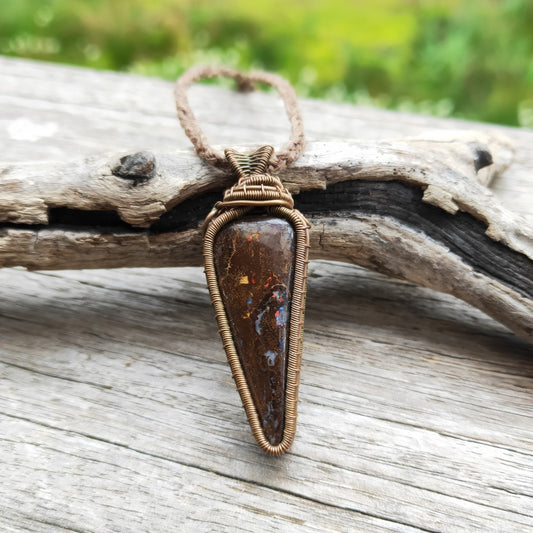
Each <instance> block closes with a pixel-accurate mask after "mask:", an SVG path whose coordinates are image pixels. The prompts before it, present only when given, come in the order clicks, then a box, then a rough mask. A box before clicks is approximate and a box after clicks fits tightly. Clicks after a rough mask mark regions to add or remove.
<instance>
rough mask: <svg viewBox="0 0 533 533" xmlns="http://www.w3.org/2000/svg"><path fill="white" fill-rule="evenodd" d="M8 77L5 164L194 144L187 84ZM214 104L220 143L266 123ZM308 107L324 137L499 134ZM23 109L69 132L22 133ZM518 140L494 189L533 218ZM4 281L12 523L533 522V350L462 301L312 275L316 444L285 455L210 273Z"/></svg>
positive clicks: (323, 271)
mask: <svg viewBox="0 0 533 533" xmlns="http://www.w3.org/2000/svg"><path fill="white" fill-rule="evenodd" d="M0 80H1V81H2V83H1V84H0V106H2V113H1V114H0V132H2V133H0V143H2V149H3V150H2V156H1V157H2V158H3V159H11V160H18V161H20V160H24V159H28V160H38V159H43V158H47V159H50V158H65V157H76V156H80V155H86V154H90V153H95V152H98V151H102V150H106V149H110V147H112V149H113V150H117V149H122V148H123V149H125V150H126V149H128V150H129V149H133V148H135V147H141V148H146V147H149V146H155V145H158V146H160V144H159V143H161V146H164V147H165V148H166V147H168V148H170V147H172V146H174V145H175V146H180V147H184V146H186V142H187V141H186V139H184V137H183V135H182V134H181V132H180V130H179V127H178V125H177V121H176V119H175V118H174V110H173V103H172V99H171V85H170V84H168V83H167V82H163V81H160V80H152V79H147V78H140V77H135V76H127V75H123V74H116V73H106V72H94V71H88V70H84V69H78V68H73V67H64V66H59V65H46V64H40V63H37V62H30V61H19V60H13V59H4V58H2V59H0ZM217 91H219V90H218V89H216V88H212V87H200V88H198V89H196V90H195V93H194V94H195V98H197V100H195V101H194V102H195V103H196V106H197V107H198V109H200V108H201V103H200V100H201V99H203V98H206V100H205V101H204V102H203V104H205V105H206V107H207V108H208V109H209V108H211V109H214V108H215V107H216V99H214V98H213V97H212V95H214V94H216V93H217ZM194 102H193V103H194ZM235 102H236V103H235V105H237V106H240V105H246V106H249V108H250V112H252V110H253V107H254V105H253V104H254V99H253V96H252V98H251V99H242V98H240V97H237V98H236V100H235ZM272 104H273V106H275V105H277V104H276V103H275V102H274V101H273V102H272ZM208 109H205V111H204V112H205V113H206V114H205V115H204V117H205V118H206V121H207V122H206V123H207V125H208V128H206V129H208V132H209V133H210V134H211V135H212V136H213V138H215V136H217V137H216V138H217V139H221V141H220V142H222V141H224V140H225V138H226V136H227V138H229V139H231V138H232V136H234V135H235V136H237V135H238V134H239V133H241V134H244V133H246V131H249V130H247V128H243V127H242V126H241V125H239V124H232V123H231V112H230V113H229V115H228V117H225V118H224V121H226V120H228V125H227V126H224V128H222V127H221V124H220V123H218V124H217V123H216V122H213V121H212V122H209V121H208V120H207V117H208V115H207V113H208ZM303 109H304V114H305V118H306V123H307V130H308V133H309V136H310V137H311V138H315V139H320V138H342V137H368V138H371V137H376V138H383V137H393V136H400V135H404V134H408V135H414V134H417V133H424V132H425V131H427V130H429V129H435V128H446V129H452V128H457V127H468V128H473V127H479V125H472V124H467V125H466V126H465V124H464V123H461V122H460V121H444V120H439V119H433V118H428V117H417V116H414V115H406V114H395V113H391V112H386V111H377V110H370V109H359V108H354V107H352V106H347V105H338V104H332V103H326V102H315V101H304V102H303ZM256 115H257V116H258V118H257V131H258V132H259V133H262V134H264V135H265V136H267V135H269V136H274V141H275V142H282V141H283V139H284V136H285V129H284V128H285V125H284V124H283V122H282V121H281V120H280V121H279V122H275V123H274V124H273V126H271V125H272V121H273V120H277V119H275V114H272V113H271V112H270V111H269V110H268V109H260V110H259V111H258V112H257V113H256ZM217 116H218V115H217ZM21 118H28V120H32V121H33V122H34V123H35V124H40V125H43V124H44V125H46V123H48V122H52V123H55V124H56V125H57V127H56V129H55V130H54V131H55V132H54V133H52V135H50V136H49V137H46V136H42V137H40V138H39V139H37V140H35V141H28V140H17V139H16V138H13V131H15V133H16V132H17V130H16V127H17V124H16V121H17V120H19V123H18V127H19V130H18V131H19V136H21V137H22V136H23V134H24V127H25V126H24V123H22V125H21V123H20V119H21ZM220 120H222V119H220ZM13 122H15V126H13ZM10 128H11V129H10ZM52 130H53V128H50V129H49V130H48V131H52ZM41 131H42V132H46V128H45V129H42V130H41ZM506 131H507V132H508V133H509V134H510V135H512V137H513V138H514V139H515V140H516V142H517V145H518V147H519V150H520V151H519V152H518V156H517V162H516V163H515V165H514V166H513V168H512V169H510V171H509V172H508V173H507V174H506V175H505V176H504V177H502V178H501V179H500V180H498V182H497V183H496V188H495V192H496V194H498V195H499V196H500V197H501V198H502V199H503V200H504V201H507V202H508V205H510V206H511V207H512V208H513V209H515V210H516V211H522V212H523V213H525V214H526V215H527V214H528V212H529V216H530V215H531V213H530V207H529V206H530V205H531V199H532V197H533V186H532V185H531V180H530V177H529V176H530V175H531V174H530V172H531V168H532V167H533V156H532V155H531V152H530V151H527V150H525V147H526V145H527V144H528V143H530V142H531V140H532V139H533V133H532V132H529V131H525V130H524V131H522V130H513V129H506ZM9 132H11V133H9ZM26 135H29V133H26ZM15 137H16V135H15ZM242 140H246V139H242ZM0 287H1V288H2V290H1V292H0V339H1V343H0V449H1V456H0V457H1V459H0V463H1V472H2V483H0V529H1V530H2V531H39V532H40V531H63V530H65V531H84V532H85V531H98V532H101V531H240V530H242V531H251V530H254V531H255V530H276V531H302V532H311V531H406V532H410V531H452V532H455V531H517V532H518V531H520V532H522V531H533V485H532V483H531V479H532V477H533V407H532V405H533V402H532V397H533V350H532V348H531V345H530V344H528V343H526V342H524V341H521V340H518V339H517V338H516V337H514V336H513V335H512V334H511V333H509V332H508V331H507V330H506V329H505V328H504V327H503V326H501V325H499V324H497V323H496V322H494V321H493V320H491V319H489V318H488V317H486V316H485V315H483V314H482V313H480V312H479V311H477V310H475V309H472V308H470V307H468V306H467V305H465V304H463V303H462V302H460V301H458V300H456V299H454V298H453V297H448V296H444V295H441V294H437V293H434V292H432V291H430V290H426V289H422V288H420V287H415V286H412V285H410V284H407V283H402V282H399V281H396V280H392V279H388V278H385V277H384V276H380V275H377V274H375V273H371V272H367V271H364V270H362V269H360V268H357V267H353V266H350V265H345V264H338V263H331V262H325V261H320V262H315V263H313V264H312V265H311V271H310V280H309V296H308V300H309V301H308V312H307V321H306V332H305V342H304V361H303V368H302V385H301V390H300V406H299V410H300V416H299V428H298V434H297V439H296V442H295V445H294V447H293V449H292V450H291V452H290V453H289V454H288V455H287V456H285V457H282V458H271V457H266V456H264V455H263V454H262V452H260V451H259V450H258V449H257V447H256V445H255V444H254V442H253V438H252V436H251V434H250V431H249V428H248V425H247V423H246V420H245V416H244V412H243V410H242V407H241V406H240V402H239V398H238V394H237V393H236V391H235V389H234V386H233V382H232V379H231V375H230V372H229V369H228V367H227V365H226V363H225V356H224V353H223V350H222V348H221V345H220V342H219V339H218V335H217V331H216V329H217V328H216V325H215V323H214V320H213V312H212V309H211V306H210V302H209V296H208V293H207V289H206V288H205V283H204V279H203V274H202V272H201V269H197V268H182V269H157V270H150V269H123V270H115V271H106V270H96V271H65V272H46V273H44V272H43V273H39V272H26V271H24V270H22V269H5V270H1V271H0Z"/></svg>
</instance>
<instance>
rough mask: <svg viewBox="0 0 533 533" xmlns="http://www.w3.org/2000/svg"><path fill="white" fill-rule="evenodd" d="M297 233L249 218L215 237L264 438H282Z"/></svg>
mask: <svg viewBox="0 0 533 533" xmlns="http://www.w3.org/2000/svg"><path fill="white" fill-rule="evenodd" d="M295 244H296V242H295V235H294V229H293V227H292V226H291V224H290V223H289V222H288V221H287V220H285V219H282V218H275V217H271V216H266V215H265V216H249V217H245V218H243V219H239V220H236V221H234V222H230V223H229V224H227V225H225V226H224V227H223V228H222V229H221V230H220V231H219V232H218V233H217V235H216V237H215V242H214V258H215V269H216V273H217V278H218V284H219V290H220V293H221V296H222V301H223V302H224V307H225V310H226V315H227V317H228V322H229V325H230V329H231V332H232V335H233V341H234V344H235V347H236V349H237V353H238V355H239V359H240V362H241V365H242V367H243V371H244V375H245V377H246V381H247V382H248V387H249V388H250V392H251V394H252V398H253V400H254V404H255V407H256V409H257V413H258V415H259V420H260V421H261V424H262V427H263V432H264V434H265V437H266V438H267V440H268V441H269V442H270V444H272V445H276V444H279V443H280V442H281V440H282V438H283V430H284V425H285V389H286V384H287V354H288V339H289V318H290V317H289V314H290V302H291V296H292V285H293V278H294V262H295Z"/></svg>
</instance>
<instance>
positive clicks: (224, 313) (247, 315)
mask: <svg viewBox="0 0 533 533" xmlns="http://www.w3.org/2000/svg"><path fill="white" fill-rule="evenodd" d="M215 76H224V77H229V78H233V79H234V80H235V81H236V82H237V84H238V88H240V89H248V90H249V89H251V88H253V85H254V83H258V82H260V83H266V84H268V85H270V86H272V87H274V88H275V89H276V90H277V91H278V94H279V95H280V97H281V98H282V100H283V102H284V104H285V110H286V112H287V116H288V118H289V122H290V124H291V138H290V142H289V143H288V145H287V146H286V147H285V150H284V151H283V152H281V153H279V154H277V156H276V155H275V154H274V148H273V147H272V146H262V147H260V148H259V149H257V150H256V151H254V152H252V153H250V154H241V153H238V152H236V151H235V150H233V149H231V148H227V149H226V150H225V151H224V154H221V153H218V152H216V151H215V150H213V149H212V148H211V147H210V146H209V144H208V143H207V140H206V138H205V136H204V134H203V132H202V130H201V128H200V126H199V125H198V122H197V121H196V118H195V117H194V114H193V112H192V110H191V108H190V105H189V102H188V99H187V89H188V88H189V87H190V85H191V84H192V83H194V82H195V81H198V80H200V79H203V78H211V77H215ZM175 94H176V106H177V110H178V117H179V120H180V123H181V125H182V127H183V129H184V131H185V133H186V134H187V136H188V137H189V139H190V140H191V142H192V143H193V145H194V147H195V149H196V153H197V154H198V156H199V157H200V158H202V159H203V160H204V161H206V162H208V163H210V164H212V165H213V166H215V167H217V168H221V169H223V170H225V171H227V172H231V173H232V175H233V176H234V177H235V179H236V183H235V184H234V185H233V186H232V187H231V188H229V189H228V190H226V191H225V193H224V197H223V200H222V201H220V202H217V203H216V204H215V206H214V207H213V209H212V211H211V212H210V213H209V215H208V216H207V218H206V219H205V222H204V225H203V235H204V244H203V251H204V262H205V274H206V279H207V285H208V288H209V293H210V295H211V301H212V303H213V306H214V308H215V313H216V318H217V321H218V325H219V331H220V335H221V337H222V342H223V345H224V348H225V350H226V355H227V359H228V362H229V364H230V367H231V371H232V374H233V378H234V380H235V384H236V387H237V390H238V392H239V394H240V397H241V400H242V403H243V406H244V409H245V411H246V415H247V417H248V421H249V423H250V427H251V429H252V433H253V435H254V437H255V439H256V441H257V443H258V444H259V446H260V447H261V448H262V449H263V450H264V451H265V452H267V453H268V454H271V455H280V454H282V453H285V452H286V451H287V450H288V449H289V448H290V446H291V444H292V442H293V440H294V436H295V433H296V418H297V403H298V386H299V381H300V361H301V354H302V332H303V318H304V307H305V292H306V280H307V263H308V259H307V258H308V251H309V231H308V230H309V223H308V221H307V220H306V219H305V218H304V216H303V215H302V214H301V213H300V212H299V211H297V210H296V209H294V201H293V198H292V196H291V194H290V193H289V191H288V190H287V189H286V188H285V187H284V186H283V184H282V182H281V181H280V179H279V178H278V177H277V176H274V175H272V174H271V172H272V173H274V172H279V171H280V170H281V169H283V168H285V167H286V166H287V165H289V164H290V163H292V162H293V161H294V160H296V159H297V158H298V157H299V155H300V154H301V152H302V151H303V146H304V136H303V126H302V121H301V116H300V112H299V109H298V104H297V101H296V95H295V94H294V90H293V89H292V87H291V85H290V84H289V83H288V82H287V81H286V80H284V79H283V78H281V77H279V76H276V75H274V74H270V73H267V72H262V71H256V72H252V73H250V74H248V75H245V74H243V73H241V72H239V71H236V70H233V69H230V68H226V67H193V68H192V69H189V70H188V71H187V72H185V73H184V74H183V75H182V76H181V77H180V78H179V79H178V81H177V84H176V91H175Z"/></svg>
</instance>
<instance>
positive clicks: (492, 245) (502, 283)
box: [0, 132, 533, 341]
mask: <svg viewBox="0 0 533 533" xmlns="http://www.w3.org/2000/svg"><path fill="white" fill-rule="evenodd" d="M512 155H513V149H512V146H511V144H510V142H509V141H508V140H507V139H506V138H505V137H503V136H499V135H497V134H482V133H475V132H472V133H456V134H455V135H452V134H450V133H448V134H447V135H446V136H445V138H441V139H439V138H435V139H427V138H426V139H410V140H402V141H381V142H375V143H361V142H356V141H346V142H324V143H317V142H315V143H310V145H309V146H308V147H307V150H306V152H305V154H304V156H303V157H302V158H301V159H300V160H299V161H298V162H297V163H296V164H295V165H293V166H292V167H291V168H290V169H288V170H285V171H284V172H283V173H282V175H281V177H282V178H283V180H284V182H285V183H286V184H287V186H288V188H289V189H290V190H291V192H292V193H293V194H295V195H296V205H297V207H298V208H299V209H300V210H301V211H303V213H304V214H305V215H306V216H307V217H309V219H310V220H311V222H312V225H313V229H312V256H311V257H312V258H315V259H330V260H337V261H347V262H351V263H354V264H357V265H361V266H364V267H367V268H371V269H373V270H376V271H379V272H382V273H386V274H389V275H392V276H395V277H397V278H401V279H404V280H407V281H411V282H415V283H417V284H420V285H423V286H425V287H430V288H433V289H436V290H438V291H441V292H446V293H449V294H453V295H455V296H457V297H459V298H461V299H462V300H464V301H466V302H468V303H470V304H472V305H474V306H476V307H478V308H479V309H481V310H483V311H485V312H486V313H487V314H489V315H490V316H492V317H494V318H495V319H497V320H499V321H500V322H502V323H503V324H505V325H506V326H508V327H509V328H510V329H512V330H513V331H514V332H516V333H517V334H518V335H520V336H522V337H524V338H526V339H529V340H531V341H533V230H532V229H531V228H529V227H528V226H527V224H525V222H524V220H522V219H521V218H520V217H519V216H516V215H514V214H513V213H511V212H510V211H508V210H506V209H505V208H504V207H503V206H502V205H501V204H500V203H499V202H498V201H497V200H496V199H495V197H494V196H493V194H492V193H491V192H490V191H489V190H488V189H487V187H486V186H487V185H489V184H490V182H491V180H492V178H493V177H494V176H496V175H498V174H500V173H501V172H503V171H504V170H505V169H506V168H507V166H508V165H509V164H510V162H511V160H512ZM0 173H1V174H2V183H1V187H0V221H1V222H0V224H1V225H0V229H1V232H2V233H1V234H0V266H4V267H5V266H24V267H27V268H29V269H34V270H43V269H72V268H103V267H104V268H112V267H124V266H128V267H135V266H149V267H165V266H196V265H200V264H201V260H202V259H201V235H200V231H199V227H200V225H201V223H202V220H203V219H204V217H205V215H206V214H207V213H208V211H209V210H210V208H211V206H212V205H213V204H214V203H215V201H217V199H219V198H220V194H221V190H222V189H223V188H224V187H226V186H228V185H229V184H230V183H231V178H228V176H226V175H224V174H222V173H220V172H218V171H216V170H214V169H212V168H210V167H209V166H207V165H205V164H203V163H202V162H201V161H199V160H198V158H197V157H196V156H195V155H194V154H193V152H192V150H186V151H181V152H174V153H153V152H148V151H144V152H138V153H135V154H120V155H108V156H103V157H93V158H86V159H84V160H83V161H80V162H74V163H29V164H16V165H4V166H3V167H1V168H0Z"/></svg>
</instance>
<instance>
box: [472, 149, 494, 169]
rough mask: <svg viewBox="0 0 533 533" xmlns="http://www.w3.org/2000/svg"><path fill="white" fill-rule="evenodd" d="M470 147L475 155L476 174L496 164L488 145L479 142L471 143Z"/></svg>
mask: <svg viewBox="0 0 533 533" xmlns="http://www.w3.org/2000/svg"><path fill="white" fill-rule="evenodd" d="M468 145H469V146H470V148H471V149H472V152H473V154H474V160H473V162H474V168H475V169H476V172H479V171H480V170H481V169H482V168H485V167H488V166H489V165H492V163H493V162H494V161H493V158H492V154H491V153H490V150H489V148H488V147H487V146H486V145H484V144H481V143H478V142H469V143H468Z"/></svg>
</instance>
